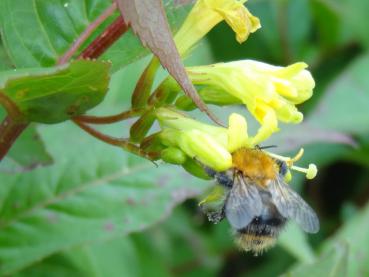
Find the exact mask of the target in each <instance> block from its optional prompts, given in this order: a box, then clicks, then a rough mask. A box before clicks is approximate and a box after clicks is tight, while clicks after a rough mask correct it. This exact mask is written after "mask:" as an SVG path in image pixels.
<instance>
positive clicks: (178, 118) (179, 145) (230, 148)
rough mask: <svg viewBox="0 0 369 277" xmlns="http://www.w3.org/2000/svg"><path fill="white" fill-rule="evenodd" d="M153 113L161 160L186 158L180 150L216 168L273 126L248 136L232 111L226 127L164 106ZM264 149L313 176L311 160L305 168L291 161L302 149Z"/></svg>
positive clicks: (262, 137) (243, 122)
mask: <svg viewBox="0 0 369 277" xmlns="http://www.w3.org/2000/svg"><path fill="white" fill-rule="evenodd" d="M271 112H273V111H269V113H268V112H267V113H266V115H265V120H266V121H268V122H271V121H272V120H270V119H268V117H270V116H271V115H270V113H271ZM156 117H157V119H158V121H159V123H160V126H161V128H162V131H161V133H160V140H161V142H162V144H164V145H165V146H167V147H168V148H167V149H166V150H164V151H163V155H164V156H163V157H162V158H163V159H164V160H165V161H167V162H170V163H174V164H182V163H183V162H185V161H186V156H182V153H183V155H187V157H189V158H191V159H196V160H198V161H200V162H201V163H203V164H205V165H207V166H209V167H210V168H212V169H214V170H216V171H225V170H227V169H229V168H231V167H232V153H233V152H234V151H236V150H238V149H240V148H255V147H256V145H257V144H259V143H260V142H262V141H264V140H266V139H267V138H269V136H270V135H271V134H272V132H270V130H269V129H268V127H269V128H272V129H273V126H269V125H264V126H262V128H261V129H263V130H262V131H260V130H259V131H258V133H257V134H256V136H254V137H249V136H248V134H247V122H246V119H245V118H244V117H243V116H241V115H239V114H236V113H233V114H231V115H230V117H229V126H228V128H223V127H215V126H212V125H208V124H204V123H201V122H198V121H196V120H194V119H192V118H189V117H187V116H185V115H183V114H181V113H178V112H176V111H173V110H170V109H167V108H159V109H157V110H156ZM265 152H266V151H265ZM266 153H267V154H268V155H270V156H271V157H273V158H275V159H277V160H281V161H285V162H286V164H287V166H288V168H289V169H291V170H296V171H299V172H302V173H305V174H306V177H307V178H308V179H312V178H314V177H315V175H316V173H317V169H316V166H315V165H313V164H310V165H309V168H308V169H305V168H301V167H297V166H295V165H294V162H296V161H297V160H299V159H300V158H301V157H302V155H303V149H301V150H300V151H299V152H298V153H297V155H296V156H295V157H293V158H290V157H283V156H280V155H276V154H273V153H269V152H266Z"/></svg>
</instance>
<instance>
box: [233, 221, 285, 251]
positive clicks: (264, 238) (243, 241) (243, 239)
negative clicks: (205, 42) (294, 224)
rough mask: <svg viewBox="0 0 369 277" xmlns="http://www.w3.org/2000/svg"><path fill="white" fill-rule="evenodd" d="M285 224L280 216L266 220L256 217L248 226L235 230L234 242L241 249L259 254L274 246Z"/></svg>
mask: <svg viewBox="0 0 369 277" xmlns="http://www.w3.org/2000/svg"><path fill="white" fill-rule="evenodd" d="M286 222H287V219H285V218H284V217H282V216H278V217H273V218H267V219H266V218H263V217H262V216H257V217H255V218H254V219H253V220H252V221H251V223H250V224H249V225H247V226H246V227H244V228H242V229H239V230H237V235H236V242H237V244H238V245H239V246H240V247H241V248H242V249H244V250H246V251H252V252H254V253H255V254H259V253H261V252H263V251H264V250H266V249H268V248H270V247H272V246H273V245H274V244H275V242H276V240H277V237H278V235H279V233H280V232H281V230H282V229H283V227H284V225H285V224H286Z"/></svg>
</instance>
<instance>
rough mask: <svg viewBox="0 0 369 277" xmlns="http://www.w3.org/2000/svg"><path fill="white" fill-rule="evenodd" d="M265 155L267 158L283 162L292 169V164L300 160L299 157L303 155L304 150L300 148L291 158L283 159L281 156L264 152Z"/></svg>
mask: <svg viewBox="0 0 369 277" xmlns="http://www.w3.org/2000/svg"><path fill="white" fill-rule="evenodd" d="M264 152H265V153H266V154H268V155H269V156H271V157H272V158H275V159H276V160H280V161H283V162H286V164H287V165H288V167H292V166H293V163H294V162H296V161H298V160H299V159H301V157H302V156H303V155H304V149H303V148H301V149H300V150H299V152H298V153H297V154H296V155H295V156H294V157H293V158H290V157H285V156H281V155H277V154H274V153H271V152H268V151H264Z"/></svg>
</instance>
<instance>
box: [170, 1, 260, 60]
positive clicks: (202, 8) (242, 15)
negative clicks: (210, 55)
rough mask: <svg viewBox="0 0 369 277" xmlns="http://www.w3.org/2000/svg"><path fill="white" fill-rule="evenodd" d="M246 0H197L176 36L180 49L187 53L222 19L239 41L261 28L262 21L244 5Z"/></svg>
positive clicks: (182, 52)
mask: <svg viewBox="0 0 369 277" xmlns="http://www.w3.org/2000/svg"><path fill="white" fill-rule="evenodd" d="M245 2H246V0H240V1H237V0H197V1H196V4H195V5H194V7H193V8H192V10H191V11H190V13H189V15H188V16H187V18H186V20H185V22H184V23H183V25H182V26H181V28H180V29H179V31H178V32H177V34H176V35H175V37H174V40H175V42H176V45H177V48H178V51H179V53H180V54H181V55H183V54H185V52H187V51H188V50H189V49H190V48H191V47H192V46H193V45H194V44H195V43H197V42H198V41H199V40H200V39H201V38H202V37H204V36H205V35H206V34H207V33H208V32H209V31H210V30H211V29H212V28H213V27H214V26H215V25H217V24H218V23H219V22H221V21H222V20H225V21H226V22H227V24H228V25H229V26H230V27H231V28H232V29H233V31H234V32H235V33H236V39H237V41H238V42H239V43H242V42H244V41H245V40H246V39H247V37H248V36H249V34H250V33H253V32H255V31H256V30H257V29H259V28H260V27H261V26H260V21H259V19H258V18H257V17H255V16H253V15H252V14H251V13H250V12H249V11H248V9H246V7H245V6H244V5H243V3H245Z"/></svg>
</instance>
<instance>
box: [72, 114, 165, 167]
mask: <svg viewBox="0 0 369 277" xmlns="http://www.w3.org/2000/svg"><path fill="white" fill-rule="evenodd" d="M73 122H74V123H76V124H77V125H78V126H79V127H80V128H81V129H83V130H84V131H86V132H87V133H89V134H90V135H92V136H93V137H95V138H97V139H99V140H101V141H103V142H105V143H108V144H111V145H114V146H118V147H121V148H123V149H125V150H127V151H129V152H131V153H133V154H136V155H138V156H141V157H144V158H146V159H149V160H152V161H153V160H156V159H158V158H159V154H158V153H156V152H145V151H142V150H141V149H140V147H138V146H137V145H135V144H133V143H131V142H129V141H128V140H127V139H121V138H115V137H111V136H108V135H105V134H103V133H100V132H99V131H97V130H95V129H94V128H92V127H90V126H88V125H87V124H85V123H83V122H80V121H78V120H75V119H73Z"/></svg>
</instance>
